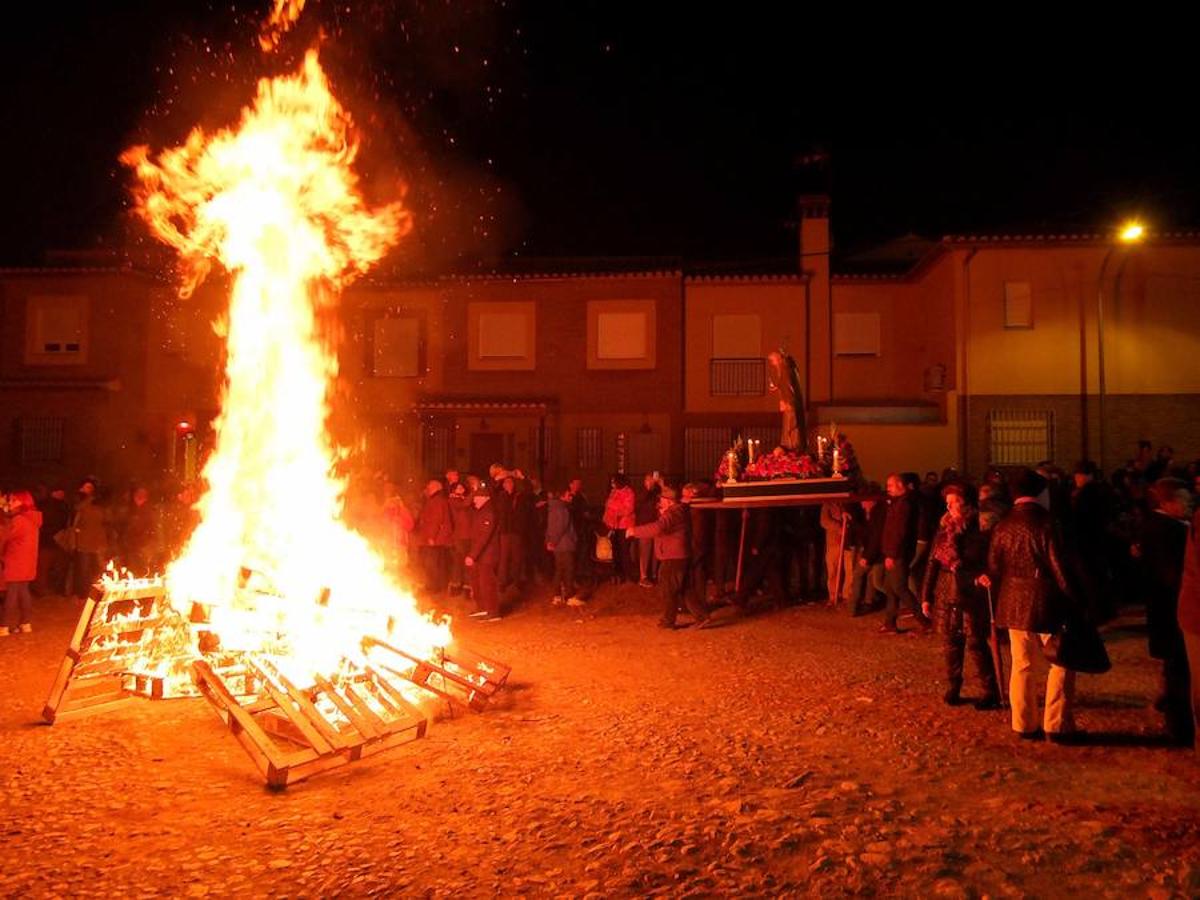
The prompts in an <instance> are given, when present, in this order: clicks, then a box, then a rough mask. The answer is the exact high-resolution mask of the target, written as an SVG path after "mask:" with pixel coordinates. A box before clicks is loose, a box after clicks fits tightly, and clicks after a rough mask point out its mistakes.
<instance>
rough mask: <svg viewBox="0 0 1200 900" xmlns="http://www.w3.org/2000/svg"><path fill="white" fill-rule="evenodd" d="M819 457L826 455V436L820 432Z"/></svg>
mask: <svg viewBox="0 0 1200 900" xmlns="http://www.w3.org/2000/svg"><path fill="white" fill-rule="evenodd" d="M817 457H818V458H819V459H824V457H825V436H824V435H820V434H818V435H817Z"/></svg>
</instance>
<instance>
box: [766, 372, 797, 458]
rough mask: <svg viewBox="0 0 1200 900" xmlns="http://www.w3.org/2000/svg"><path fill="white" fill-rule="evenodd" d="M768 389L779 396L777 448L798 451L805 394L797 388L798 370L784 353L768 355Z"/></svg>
mask: <svg viewBox="0 0 1200 900" xmlns="http://www.w3.org/2000/svg"><path fill="white" fill-rule="evenodd" d="M767 380H768V388H769V390H770V391H771V393H773V394H777V395H778V397H779V412H780V414H781V416H782V419H783V421H782V423H781V425H780V434H779V446H781V447H783V448H784V449H785V450H792V451H795V450H799V449H801V447H800V436H801V435H802V434H805V433H806V432H807V429H806V428H805V425H804V392H803V391H802V390H801V389H800V370H799V369H798V368H797V366H796V360H794V359H793V358H792V356H791V354H790V353H788V352H787V351H786V350H783V349H780V350H772V351H771V352H770V353H769V354H768V355H767Z"/></svg>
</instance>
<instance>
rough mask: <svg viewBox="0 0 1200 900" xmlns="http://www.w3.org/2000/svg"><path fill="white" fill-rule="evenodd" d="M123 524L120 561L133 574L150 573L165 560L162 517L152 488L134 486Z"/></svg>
mask: <svg viewBox="0 0 1200 900" xmlns="http://www.w3.org/2000/svg"><path fill="white" fill-rule="evenodd" d="M121 526H122V527H121V565H123V566H124V567H125V568H127V569H128V570H129V571H130V572H132V573H133V574H134V575H149V574H150V573H151V571H152V570H153V569H154V568H155V567H157V566H159V565H160V564H161V563H162V552H161V547H162V519H161V517H160V516H159V510H158V507H157V506H155V505H154V504H152V503H151V502H150V491H149V490H147V489H146V488H144V487H136V488H134V489H133V492H132V493H131V494H130V496H129V506H128V507H127V508H126V509H125V512H124V516H123V520H122V522H121Z"/></svg>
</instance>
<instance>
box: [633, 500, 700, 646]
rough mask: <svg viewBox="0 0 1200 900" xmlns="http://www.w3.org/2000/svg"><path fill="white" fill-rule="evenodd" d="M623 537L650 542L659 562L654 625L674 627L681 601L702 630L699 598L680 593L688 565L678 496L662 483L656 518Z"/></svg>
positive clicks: (683, 514)
mask: <svg viewBox="0 0 1200 900" xmlns="http://www.w3.org/2000/svg"><path fill="white" fill-rule="evenodd" d="M625 535H626V537H631V538H653V539H654V558H655V559H657V560H658V562H659V569H658V572H659V575H658V592H659V596H660V597H661V598H662V603H663V614H662V618H661V619H660V620H659V622H658V626H659V627H660V628H674V627H675V616H676V615H677V614H678V612H679V601H680V600H681V599H682V600H683V601H684V602H685V603H687V607H688V610H689V611H690V612H691V614H692V615H693V616H695V619H696V621H695V625H696V626H697V627H701V628H702V627H704V626H705V625H706V624H707V623H708V621H709V618H708V609H707V608H706V607H705V605H704V601H703V599H700V598H698V597H697V595H696V594H694V593H692V592H690V591H689V592H686V593H685V592H684V590H683V587H684V578H685V576H686V574H687V565H688V528H687V510H685V509H684V508H683V507H682V506H681V505H680V504H679V494H678V492H677V491H676V490H675V488H674V487H672V486H671V485H666V484H664V485H663V486H662V492H661V493H660V494H659V499H658V518H657V519H655V520H654V521H653V522H649V523H647V524H645V525H637V526H634V527H633V528H627V529H625Z"/></svg>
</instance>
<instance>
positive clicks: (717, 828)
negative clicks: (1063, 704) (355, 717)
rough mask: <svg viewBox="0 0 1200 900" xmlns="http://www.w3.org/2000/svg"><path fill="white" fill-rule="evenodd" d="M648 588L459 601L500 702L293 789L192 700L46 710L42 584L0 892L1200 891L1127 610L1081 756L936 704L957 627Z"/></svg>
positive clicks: (6, 715)
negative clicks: (481, 607) (731, 615)
mask: <svg viewBox="0 0 1200 900" xmlns="http://www.w3.org/2000/svg"><path fill="white" fill-rule="evenodd" d="M656 606H657V604H656V602H655V600H654V598H653V596H652V592H650V591H645V590H639V589H638V588H636V587H632V586H630V587H625V588H622V589H620V590H619V591H618V590H614V589H606V590H605V591H602V592H601V593H600V594H599V595H598V596H597V597H596V598H595V599H594V601H593V603H592V604H591V606H590V607H588V608H587V609H585V610H583V611H576V610H570V609H565V608H557V609H556V608H550V607H549V606H548V604H547V603H545V601H544V600H542V599H537V600H531V601H530V602H529V603H527V604H526V605H525V608H524V609H522V610H521V611H518V612H517V613H516V614H515V615H510V616H508V617H507V618H505V619H504V620H503V621H502V622H499V623H495V624H479V623H473V622H463V623H462V624H461V625H460V626H458V627H457V629H456V630H457V631H458V632H459V633H460V635H461V637H462V641H463V643H464V645H465V646H469V647H472V648H474V649H476V650H478V651H479V652H481V653H485V654H487V655H491V656H494V657H496V658H498V659H502V660H506V661H508V662H510V663H511V664H513V666H514V671H513V675H512V679H511V681H510V684H509V686H508V688H507V689H506V690H505V691H504V692H503V694H502V695H501V696H500V697H499V698H497V700H496V701H495V702H494V703H493V705H492V707H491V708H489V709H488V710H487V711H486V712H484V713H482V714H479V715H459V716H455V717H447V718H443V719H441V720H440V721H438V722H435V723H434V724H433V726H432V727H431V728H430V731H429V735H428V736H427V737H426V738H425V739H424V740H421V741H417V742H415V743H412V744H409V745H406V746H404V747H401V748H398V749H396V750H393V751H390V752H387V753H384V754H381V755H379V756H376V757H372V758H370V759H367V760H364V761H361V762H359V763H356V764H354V765H351V766H348V767H346V768H343V769H340V770H337V771H333V772H330V773H326V774H323V775H321V776H318V777H315V778H313V779H312V780H310V781H307V782H304V783H302V784H299V785H295V786H293V787H292V788H290V789H288V790H287V791H286V792H283V793H274V792H271V791H268V790H266V789H265V787H264V786H263V782H262V779H261V777H260V776H259V775H258V773H257V772H256V770H255V769H254V768H253V766H252V764H251V762H250V760H249V759H248V758H247V757H246V756H245V754H244V753H243V751H242V750H241V748H240V747H239V746H238V744H237V743H236V742H235V741H234V740H233V739H232V737H230V735H229V734H228V733H227V732H226V730H225V728H224V726H223V725H222V723H221V722H220V721H219V720H218V718H217V717H216V715H215V714H214V712H213V711H212V709H211V708H210V707H209V706H208V705H207V704H206V703H205V702H204V701H202V700H178V701H169V702H160V703H150V702H140V701H139V702H136V703H134V704H131V705H129V706H127V707H125V708H123V709H121V710H118V711H115V712H112V713H109V714H105V715H98V716H94V717H91V718H86V719H81V720H76V721H68V722H62V723H59V724H58V725H55V726H53V727H48V726H45V725H41V724H37V722H38V716H39V714H40V711H41V707H42V704H43V703H44V701H45V697H46V693H47V690H48V688H49V685H50V682H51V680H52V678H53V674H54V670H55V667H56V666H57V665H58V663H59V661H60V660H61V658H62V652H63V649H64V647H65V646H66V642H67V639H68V637H69V631H70V628H71V627H72V625H73V624H74V621H75V618H76V616H77V615H78V610H79V609H80V604H78V603H77V602H76V601H73V600H60V599H46V600H42V601H39V604H38V607H37V609H36V612H35V627H36V628H37V631H36V632H34V633H33V634H30V635H19V636H13V637H9V638H2V639H0V747H2V748H3V757H2V758H3V759H4V762H5V764H4V766H3V767H2V770H0V835H2V841H0V848H2V853H0V859H2V860H3V865H0V895H4V896H14V895H15V896H26V895H28V896H43V895H66V896H106V897H110V896H141V895H155V894H171V895H184V896H203V895H206V894H212V895H216V896H229V895H238V896H244V895H287V896H328V895H332V894H341V895H347V896H357V895H363V894H376V893H379V894H389V895H405V896H409V895H418V896H482V895H493V896H494V895H503V896H515V895H539V896H540V895H550V894H553V895H571V896H589V895H590V896H595V897H608V896H635V895H636V896H652V895H669V896H677V895H679V896H712V895H722V896H730V895H737V896H777V895H788V894H794V895H810V894H811V895H820V896H825V895H829V896H840V895H846V894H858V893H866V894H878V895H884V894H886V895H896V894H899V895H905V896H923V897H925V896H945V897H973V896H1012V895H1019V896H1030V895H1033V896H1075V895H1089V896H1092V897H1122V898H1125V897H1134V896H1150V897H1172V896H1197V895H1200V791H1198V790H1197V787H1198V786H1200V764H1198V762H1197V759H1196V756H1195V754H1193V753H1192V752H1190V751H1186V750H1179V749H1171V748H1167V747H1165V746H1164V745H1162V743H1161V742H1160V741H1159V740H1158V738H1157V735H1158V732H1159V722H1158V716H1157V714H1155V713H1154V712H1153V710H1151V709H1149V708H1148V701H1149V700H1150V699H1151V698H1152V696H1153V692H1154V685H1155V664H1154V663H1153V661H1151V660H1150V659H1148V657H1147V655H1146V648H1145V637H1144V634H1142V633H1141V632H1140V631H1139V630H1138V628H1137V627H1136V625H1134V624H1130V623H1126V624H1124V625H1122V626H1120V627H1117V628H1114V629H1112V630H1110V631H1109V633H1108V635H1107V637H1108V643H1109V650H1110V653H1111V655H1112V657H1113V661H1114V666H1115V667H1114V670H1113V671H1112V672H1110V673H1109V674H1107V675H1104V676H1098V677H1091V676H1081V677H1080V680H1079V707H1080V708H1079V714H1078V720H1079V725H1080V727H1082V728H1084V729H1087V730H1088V731H1089V732H1091V733H1092V734H1093V735H1094V736H1096V737H1097V743H1095V744H1091V745H1088V746H1082V747H1065V746H1057V745H1051V744H1045V743H1037V744H1033V743H1028V742H1022V741H1017V740H1015V739H1014V738H1013V737H1012V736H1011V734H1010V732H1009V729H1008V725H1007V719H1006V714H1005V713H996V712H992V713H981V712H977V711H975V710H974V709H973V708H971V707H960V708H949V707H946V706H944V705H943V704H942V702H941V691H942V685H941V681H940V672H941V668H940V652H939V646H938V642H937V640H936V639H934V638H923V637H909V636H899V637H887V636H880V635H877V634H875V629H876V627H877V625H878V617H877V616H868V617H864V618H860V619H850V618H848V617H846V616H845V615H844V614H841V613H838V612H833V611H829V610H826V609H824V608H821V607H805V606H802V607H797V608H791V609H786V610H781V611H776V612H767V613H763V614H761V615H758V616H754V617H751V618H747V619H739V620H736V621H734V620H731V621H729V622H723V623H722V627H717V628H712V629H710V630H705V631H691V630H680V631H674V632H670V631H663V630H660V629H657V628H654V627H653V625H654V619H655V615H654V613H655V611H656V610H655V607H656ZM725 614H727V612H726V613H725Z"/></svg>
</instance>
